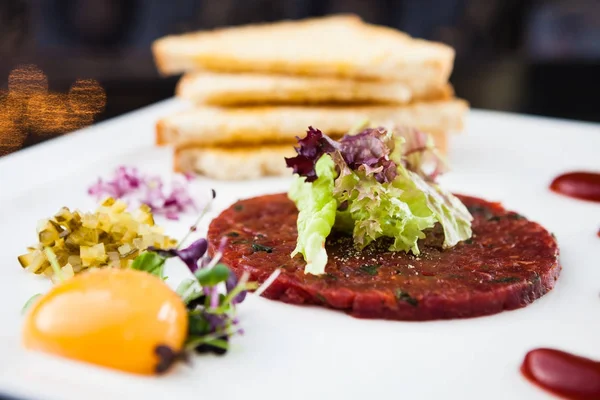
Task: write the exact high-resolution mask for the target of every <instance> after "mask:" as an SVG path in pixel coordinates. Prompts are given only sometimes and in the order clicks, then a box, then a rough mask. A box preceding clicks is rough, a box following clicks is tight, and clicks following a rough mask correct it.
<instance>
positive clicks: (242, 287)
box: [223, 272, 256, 304]
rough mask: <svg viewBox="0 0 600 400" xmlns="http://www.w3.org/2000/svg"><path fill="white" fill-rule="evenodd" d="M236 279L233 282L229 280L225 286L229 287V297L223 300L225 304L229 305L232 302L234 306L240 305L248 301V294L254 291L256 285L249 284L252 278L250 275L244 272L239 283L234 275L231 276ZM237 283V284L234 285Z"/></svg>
mask: <svg viewBox="0 0 600 400" xmlns="http://www.w3.org/2000/svg"><path fill="white" fill-rule="evenodd" d="M232 276H233V277H234V279H232V280H231V281H230V280H229V279H227V282H225V285H226V287H227V296H226V297H225V299H224V300H223V303H225V304H227V303H229V302H231V303H232V304H239V303H241V302H243V301H244V300H245V299H246V294H247V293H248V290H249V289H254V288H255V286H254V285H256V284H250V283H248V279H249V278H250V274H249V273H248V272H244V273H243V274H242V277H241V278H240V280H239V281H238V280H237V278H236V277H235V274H234V273H231V274H230V278H231V277H232ZM233 282H235V284H234V283H233Z"/></svg>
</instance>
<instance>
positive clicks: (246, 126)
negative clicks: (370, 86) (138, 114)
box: [156, 99, 468, 146]
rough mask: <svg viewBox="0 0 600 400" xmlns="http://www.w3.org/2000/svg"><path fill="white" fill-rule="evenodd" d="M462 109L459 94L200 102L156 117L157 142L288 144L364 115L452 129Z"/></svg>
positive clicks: (338, 129)
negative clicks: (426, 98)
mask: <svg viewBox="0 0 600 400" xmlns="http://www.w3.org/2000/svg"><path fill="white" fill-rule="evenodd" d="M467 110H468V104H467V102H466V101H464V100H459V99H453V100H448V101H437V102H425V103H414V104H410V105H407V106H356V107H353V106H348V107H334V106H323V107H300V106H281V107H241V108H222V107H208V106H204V107H197V108H193V109H190V110H188V111H184V112H180V113H177V114H173V115H170V116H167V117H165V118H162V119H160V120H159V121H158V123H157V126H156V143H157V144H158V145H165V144H174V145H179V146H181V145H188V144H195V145H204V146H219V145H221V146H231V145H234V146H241V145H252V144H255V145H256V144H262V143H285V142H288V143H289V142H292V141H294V140H295V137H296V136H298V135H302V133H303V132H305V131H306V129H307V128H308V127H309V126H313V127H315V128H318V129H320V130H321V131H323V132H324V133H326V134H328V135H331V136H339V135H343V134H345V133H346V132H348V131H349V130H351V129H352V128H353V127H355V126H356V125H357V124H360V123H361V122H364V121H365V120H369V121H370V122H371V123H373V124H382V125H389V124H393V125H398V126H411V127H415V128H419V129H421V130H423V131H426V132H432V131H443V132H447V131H450V132H451V131H459V130H461V129H462V128H463V120H464V117H465V114H466V112H467Z"/></svg>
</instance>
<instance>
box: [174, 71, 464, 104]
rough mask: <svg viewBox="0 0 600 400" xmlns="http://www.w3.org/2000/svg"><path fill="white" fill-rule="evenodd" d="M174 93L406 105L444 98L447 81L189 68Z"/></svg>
mask: <svg viewBox="0 0 600 400" xmlns="http://www.w3.org/2000/svg"><path fill="white" fill-rule="evenodd" d="M176 94H177V96H179V97H182V98H185V99H188V100H191V101H193V102H195V103H197V104H202V103H203V104H208V105H215V106H239V105H257V104H258V105H260V104H327V103H329V104H332V103H333V104H340V103H345V104H357V103H362V104H407V103H411V102H415V101H427V100H434V99H435V100H445V99H449V98H450V97H452V96H453V94H454V91H453V89H452V86H450V85H449V84H443V85H436V86H430V85H426V84H422V83H421V82H414V81H413V82H410V83H403V82H399V81H390V82H382V81H364V80H355V79H342V78H332V77H329V78H328V77H304V76H291V75H287V76H286V75H267V74H257V73H238V74H233V73H219V72H210V71H202V72H193V73H188V74H185V75H184V76H183V77H182V78H181V80H180V81H179V83H178V84H177V89H176Z"/></svg>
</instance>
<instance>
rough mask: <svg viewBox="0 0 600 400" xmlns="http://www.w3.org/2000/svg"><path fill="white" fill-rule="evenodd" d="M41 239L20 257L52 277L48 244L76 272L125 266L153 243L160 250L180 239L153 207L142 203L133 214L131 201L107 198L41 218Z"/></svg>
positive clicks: (66, 269) (31, 268) (29, 268)
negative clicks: (88, 208) (159, 221)
mask: <svg viewBox="0 0 600 400" xmlns="http://www.w3.org/2000/svg"><path fill="white" fill-rule="evenodd" d="M37 233H38V240H39V242H38V243H37V244H36V245H35V246H30V247H28V248H27V250H28V252H27V253H26V254H23V255H21V256H19V257H18V260H19V263H20V264H21V266H22V267H23V268H24V269H26V270H27V271H29V272H32V273H36V274H44V275H46V276H48V277H50V278H51V279H54V271H53V269H52V267H51V266H50V263H49V262H48V259H47V258H46V255H45V253H44V251H43V249H44V248H46V247H47V248H50V249H51V250H52V252H53V253H54V254H55V255H56V259H57V261H58V263H59V265H60V267H61V268H62V270H63V275H66V276H72V275H74V274H76V273H79V272H81V271H84V270H85V269H87V268H96V267H114V268H127V267H129V266H130V265H131V263H132V262H133V260H134V259H135V257H136V256H137V255H138V254H139V253H140V252H142V251H144V250H145V249H146V248H148V247H149V246H154V247H156V248H159V249H166V248H169V247H172V246H174V245H175V244H176V242H175V241H174V240H173V239H171V238H169V237H168V236H166V235H164V234H163V232H162V229H161V228H159V227H157V226H155V224H154V218H153V216H152V212H151V210H150V207H148V206H146V205H142V206H141V207H140V208H139V209H138V210H136V211H135V212H133V213H130V212H128V211H127V204H126V203H125V202H123V201H120V200H115V199H113V198H108V199H106V200H105V201H104V202H102V204H101V205H100V207H99V208H98V209H97V210H96V212H93V213H81V212H79V211H71V210H69V209H68V208H66V207H63V208H61V209H60V210H59V211H58V212H57V213H56V214H55V215H54V217H52V218H50V219H48V220H45V221H42V222H41V223H40V224H39V225H38V229H37Z"/></svg>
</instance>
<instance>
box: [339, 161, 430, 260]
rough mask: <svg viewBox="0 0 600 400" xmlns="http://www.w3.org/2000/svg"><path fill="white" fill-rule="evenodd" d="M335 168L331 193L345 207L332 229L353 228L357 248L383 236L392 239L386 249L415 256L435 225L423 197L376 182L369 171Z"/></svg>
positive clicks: (340, 165) (401, 188) (342, 165)
mask: <svg viewBox="0 0 600 400" xmlns="http://www.w3.org/2000/svg"><path fill="white" fill-rule="evenodd" d="M334 159H336V157H334ZM338 165H339V167H340V176H339V177H338V179H336V181H335V185H334V193H335V195H336V198H338V200H340V201H347V202H348V208H347V209H346V210H345V211H340V212H338V213H337V218H336V223H335V224H336V228H338V229H341V230H348V227H349V226H352V225H353V227H352V229H351V231H352V235H353V238H354V243H355V245H356V246H357V247H358V248H359V249H363V248H364V247H365V246H367V245H369V244H370V243H371V242H373V241H374V240H377V239H378V238H380V237H383V236H387V237H391V238H394V243H393V244H392V245H391V247H390V250H393V251H412V252H413V253H415V254H419V247H418V246H417V241H418V240H419V239H422V238H424V237H425V234H424V233H423V231H424V230H425V229H428V228H431V227H433V226H434V225H435V222H436V220H435V218H434V216H433V213H432V212H431V210H430V209H429V208H428V207H427V204H426V199H425V196H419V194H420V192H418V191H415V190H410V191H406V190H405V189H406V188H403V187H398V186H395V185H393V184H391V183H379V182H378V181H377V180H376V179H375V178H374V176H373V172H372V171H367V170H358V171H352V170H350V168H348V167H347V166H345V164H338ZM394 182H396V180H395V181H394ZM406 186H408V185H406Z"/></svg>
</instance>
